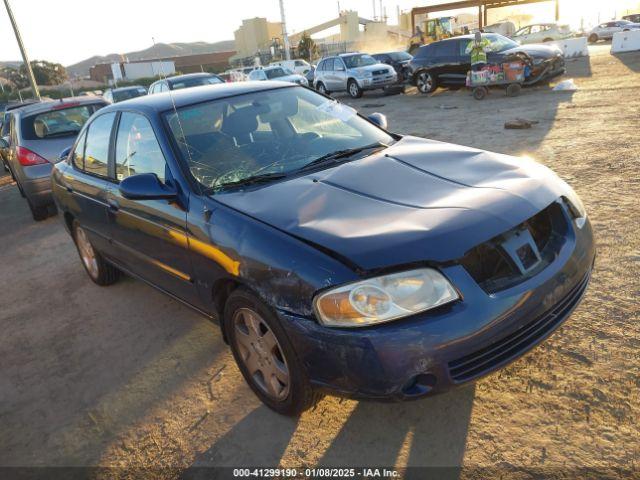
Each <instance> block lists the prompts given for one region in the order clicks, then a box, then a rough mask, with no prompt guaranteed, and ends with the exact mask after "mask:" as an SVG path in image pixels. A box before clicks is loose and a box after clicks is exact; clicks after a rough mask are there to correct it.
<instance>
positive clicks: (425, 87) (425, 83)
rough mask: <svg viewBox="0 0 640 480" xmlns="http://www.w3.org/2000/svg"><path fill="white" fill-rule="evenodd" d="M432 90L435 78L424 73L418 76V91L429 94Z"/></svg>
mask: <svg viewBox="0 0 640 480" xmlns="http://www.w3.org/2000/svg"><path fill="white" fill-rule="evenodd" d="M432 88H433V78H432V77H431V74H429V73H426V72H422V73H421V74H420V75H419V76H418V90H420V91H421V92H422V93H428V92H430V91H431V89H432Z"/></svg>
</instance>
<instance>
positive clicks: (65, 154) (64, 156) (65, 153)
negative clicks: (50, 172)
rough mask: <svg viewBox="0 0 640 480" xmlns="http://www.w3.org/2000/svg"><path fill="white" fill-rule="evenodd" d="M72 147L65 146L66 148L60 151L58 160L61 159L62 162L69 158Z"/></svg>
mask: <svg viewBox="0 0 640 480" xmlns="http://www.w3.org/2000/svg"><path fill="white" fill-rule="evenodd" d="M72 148H73V147H67V148H65V149H64V150H62V151H61V152H60V155H58V160H59V161H61V162H62V161H63V160H66V159H67V157H68V156H69V154H70V153H71V149H72Z"/></svg>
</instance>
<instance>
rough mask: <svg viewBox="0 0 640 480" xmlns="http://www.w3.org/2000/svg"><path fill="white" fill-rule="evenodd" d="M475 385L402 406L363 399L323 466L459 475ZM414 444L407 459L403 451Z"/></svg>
mask: <svg viewBox="0 0 640 480" xmlns="http://www.w3.org/2000/svg"><path fill="white" fill-rule="evenodd" d="M474 397H475V386H474V385H470V386H467V387H464V388H460V389H457V390H453V391H451V392H448V393H446V394H443V395H437V396H434V397H431V398H427V399H423V400H418V401H414V402H407V403H401V404H396V405H380V404H377V403H373V402H360V403H359V404H358V405H357V407H356V408H355V410H354V411H353V412H352V413H351V416H350V417H349V418H348V419H347V421H346V422H345V423H344V425H343V426H342V428H341V429H340V432H339V433H338V434H337V436H336V437H335V439H334V440H333V442H332V444H331V446H330V447H329V448H328V449H327V450H326V451H325V453H324V455H323V456H322V459H321V460H320V461H319V462H318V466H327V467H329V466H330V467H338V466H356V467H370V466H380V467H393V466H398V467H400V468H405V467H406V468H408V469H409V470H408V471H407V472H406V474H405V478H425V473H426V472H427V471H429V470H431V471H432V473H435V472H436V471H437V473H438V475H437V476H438V478H458V477H459V473H460V468H461V466H462V459H463V457H464V451H465V446H466V441H467V433H468V429H469V422H470V419H471V411H472V408H473V399H474ZM405 442H406V443H407V444H408V445H407V447H408V453H407V454H406V460H404V461H400V460H399V457H400V456H401V450H402V449H403V447H404V446H405Z"/></svg>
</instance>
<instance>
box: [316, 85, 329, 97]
mask: <svg viewBox="0 0 640 480" xmlns="http://www.w3.org/2000/svg"><path fill="white" fill-rule="evenodd" d="M316 90H318V92H320V93H321V94H323V95H329V90H327V87H325V86H324V83H322V82H318V85H317V86H316Z"/></svg>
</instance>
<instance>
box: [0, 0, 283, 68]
mask: <svg viewBox="0 0 640 480" xmlns="http://www.w3.org/2000/svg"><path fill="white" fill-rule="evenodd" d="M5 1H6V0H5ZM280 21H281V22H282V40H283V42H284V58H285V60H291V45H290V44H289V34H288V33H287V19H286V18H285V16H284V0H280Z"/></svg>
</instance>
